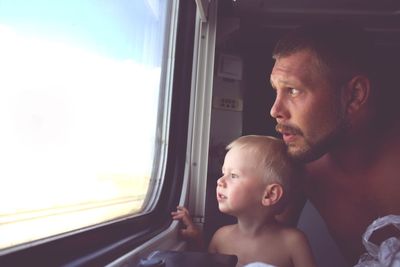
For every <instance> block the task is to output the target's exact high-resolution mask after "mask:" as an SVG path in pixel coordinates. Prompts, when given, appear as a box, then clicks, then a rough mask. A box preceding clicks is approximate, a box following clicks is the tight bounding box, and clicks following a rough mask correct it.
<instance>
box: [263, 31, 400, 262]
mask: <svg viewBox="0 0 400 267" xmlns="http://www.w3.org/2000/svg"><path fill="white" fill-rule="evenodd" d="M368 44H370V42H369V41H368V38H367V37H366V35H365V34H364V33H363V32H361V31H358V30H357V29H355V28H354V27H350V26H349V25H343V24H341V23H330V24H329V23H328V24H321V23H319V24H314V25H309V26H305V27H301V28H298V29H296V30H294V31H292V32H291V33H289V34H288V35H286V36H285V37H283V38H282V39H281V40H280V41H279V42H278V43H277V45H276V47H275V50H274V52H273V58H274V59H275V65H274V67H273V69H272V73H271V77H270V80H271V84H272V87H273V88H274V89H275V91H276V99H275V102H274V104H273V106H272V108H271V116H272V117H274V118H275V119H276V121H277V126H276V130H277V131H278V132H280V133H281V134H282V136H283V140H284V141H285V143H286V145H287V147H288V153H289V154H290V155H291V156H292V157H293V158H295V159H297V160H299V161H302V162H304V163H306V165H305V169H306V177H305V180H304V192H305V195H306V197H308V199H309V200H310V201H311V202H312V203H313V205H314V206H315V207H316V208H317V210H318V211H319V213H320V215H321V216H322V218H323V219H324V220H325V222H326V224H327V227H328V229H329V231H330V233H331V235H332V237H333V238H334V240H335V241H336V243H337V244H338V246H339V248H340V250H341V251H342V253H343V255H344V256H345V257H346V258H347V259H348V260H349V263H352V264H354V263H356V262H357V260H358V258H359V257H360V255H361V254H362V253H363V252H364V248H363V245H362V241H361V237H362V234H363V233H364V231H365V230H366V228H367V226H368V225H369V224H370V223H371V222H372V221H373V220H375V219H377V218H378V217H382V216H385V215H388V214H400V193H399V190H400V153H399V151H400V150H399V149H400V138H398V137H399V136H400V135H399V133H400V130H399V127H397V126H396V125H395V124H394V123H392V120H389V118H388V116H385V117H383V113H382V112H381V110H379V109H378V106H379V104H380V103H381V101H380V98H379V97H380V96H379V95H378V94H377V93H378V90H379V91H380V93H382V92H383V91H382V87H381V86H379V84H378V83H377V82H376V81H377V79H376V78H377V77H376V75H375V74H376V73H377V72H376V70H374V69H373V68H374V67H376V66H377V64H376V62H375V59H373V58H372V56H374V55H375V54H374V53H373V52H372V51H373V50H372V45H371V46H370V45H368ZM392 89H394V88H392ZM396 90H398V89H396ZM386 115H387V114H386ZM388 235H394V234H393V232H392V231H391V229H389V230H388V231H387V233H386V232H382V233H380V235H377V236H374V240H375V241H376V242H380V241H383V240H384V239H386V238H387V237H388Z"/></svg>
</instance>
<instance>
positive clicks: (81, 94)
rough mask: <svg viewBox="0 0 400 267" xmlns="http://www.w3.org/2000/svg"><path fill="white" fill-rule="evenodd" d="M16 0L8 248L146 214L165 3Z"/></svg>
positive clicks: (8, 17) (5, 84)
mask: <svg viewBox="0 0 400 267" xmlns="http://www.w3.org/2000/svg"><path fill="white" fill-rule="evenodd" d="M20 2H21V1H17V0H10V1H0V77H1V78H0V147H1V149H0V162H1V164H0V249H3V248H7V247H10V246H14V245H18V244H21V243H25V242H28V241H32V240H37V239H40V238H44V237H48V236H52V235H55V234H59V233H64V232H68V231H71V230H75V229H79V228H82V227H86V226H91V225H95V224H98V223H102V222H105V221H109V220H112V219H115V218H120V217H124V216H129V215H133V214H137V213H138V212H140V211H141V210H142V207H143V205H144V199H145V197H146V194H147V192H148V191H149V181H150V178H151V174H152V168H153V161H154V153H155V143H156V142H155V139H156V126H157V112H158V111H159V108H160V107H159V106H158V105H159V104H158V103H159V94H160V92H159V91H160V77H161V71H162V69H161V62H162V56H163V55H162V51H163V40H164V18H165V14H160V12H164V11H163V10H164V9H165V4H164V2H165V1H150V2H152V3H153V5H149V2H147V1H138V0H135V1H127V0H125V1H124V0H123V1H64V2H63V3H61V2H59V1H28V2H29V4H27V3H26V1H23V3H22V2H21V3H20ZM155 10H157V11H158V14H155ZM156 15H157V16H156Z"/></svg>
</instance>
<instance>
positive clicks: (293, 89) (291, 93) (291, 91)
mask: <svg viewBox="0 0 400 267" xmlns="http://www.w3.org/2000/svg"><path fill="white" fill-rule="evenodd" d="M299 93H300V91H299V90H298V89H296V88H289V94H290V95H291V96H297V95H298V94H299Z"/></svg>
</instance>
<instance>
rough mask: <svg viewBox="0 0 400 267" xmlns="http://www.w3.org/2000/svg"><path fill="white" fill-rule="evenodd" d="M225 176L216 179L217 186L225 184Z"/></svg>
mask: <svg viewBox="0 0 400 267" xmlns="http://www.w3.org/2000/svg"><path fill="white" fill-rule="evenodd" d="M224 177H225V176H221V177H220V178H219V179H218V180H217V186H225V178H224Z"/></svg>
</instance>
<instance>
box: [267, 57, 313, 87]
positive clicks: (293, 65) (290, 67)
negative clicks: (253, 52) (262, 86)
mask: <svg viewBox="0 0 400 267" xmlns="http://www.w3.org/2000/svg"><path fill="white" fill-rule="evenodd" d="M315 63H316V61H315V57H314V56H313V55H312V53H310V52H307V51H302V52H296V53H294V54H292V55H289V56H284V57H279V58H277V59H276V61H275V65H274V67H273V69H272V72H271V75H270V82H271V84H272V86H277V85H280V86H285V85H292V84H293V83H296V84H298V83H303V84H307V83H311V82H312V78H313V75H312V74H313V71H314V72H315V70H317V67H316V64H315Z"/></svg>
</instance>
